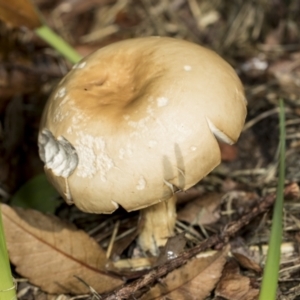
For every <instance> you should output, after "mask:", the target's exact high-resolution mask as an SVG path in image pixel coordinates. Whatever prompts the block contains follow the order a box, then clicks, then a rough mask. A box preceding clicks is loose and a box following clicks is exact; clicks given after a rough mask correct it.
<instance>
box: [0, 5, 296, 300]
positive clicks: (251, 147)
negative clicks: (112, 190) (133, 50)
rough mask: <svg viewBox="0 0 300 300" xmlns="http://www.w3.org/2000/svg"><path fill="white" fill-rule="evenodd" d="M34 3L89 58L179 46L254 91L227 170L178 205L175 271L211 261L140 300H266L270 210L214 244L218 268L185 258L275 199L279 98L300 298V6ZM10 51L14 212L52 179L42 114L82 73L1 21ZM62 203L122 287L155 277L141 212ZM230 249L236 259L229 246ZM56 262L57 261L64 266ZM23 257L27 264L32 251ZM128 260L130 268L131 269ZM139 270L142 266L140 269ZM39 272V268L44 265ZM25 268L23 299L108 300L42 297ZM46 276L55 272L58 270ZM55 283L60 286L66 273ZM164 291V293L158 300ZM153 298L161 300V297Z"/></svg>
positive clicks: (1, 147) (4, 144)
mask: <svg viewBox="0 0 300 300" xmlns="http://www.w3.org/2000/svg"><path fill="white" fill-rule="evenodd" d="M34 3H35V4H36V5H37V6H38V7H39V9H40V10H41V12H42V15H43V17H44V18H45V20H46V21H47V23H48V24H49V26H50V27H51V28H53V29H54V30H55V31H56V32H57V33H58V34H59V35H61V36H62V37H63V38H64V39H66V40H67V41H68V42H69V43H70V44H71V45H73V46H74V48H75V49H76V50H77V51H78V52H79V53H80V54H81V55H82V56H86V55H88V54H90V53H92V52H93V51H95V50H96V49H98V48H101V47H103V46H105V45H108V44H110V43H112V42H116V41H120V40H123V39H128V38H133V37H142V36H152V35H159V36H169V37H175V38H180V39H184V40H188V41H191V42H194V43H197V44H200V45H203V46H205V47H208V48H210V49H212V50H214V51H216V52H217V53H218V54H220V55H221V56H222V57H223V58H224V59H225V60H227V61H228V62H229V63H230V64H231V65H232V66H233V68H234V69H235V70H236V72H237V74H238V75H239V77H240V78H241V80H242V82H243V84H244V87H245V92H246V98H247V100H248V115H247V119H246V124H245V127H244V130H243V132H242V134H241V136H240V139H239V140H238V142H237V144H235V145H233V146H227V145H222V146H221V150H222V163H221V165H220V166H218V167H217V168H216V169H215V170H214V171H213V172H212V173H211V174H209V175H208V176H207V177H206V178H205V179H203V180H202V181H201V182H200V183H199V184H197V185H196V186H195V187H194V188H192V189H191V190H190V191H188V192H187V193H182V194H181V195H179V202H178V220H177V223H176V233H177V234H178V235H176V237H175V238H174V239H175V240H173V243H172V241H170V245H169V246H168V247H169V248H166V249H163V250H162V253H166V251H171V252H173V253H175V254H176V256H177V255H178V256H180V254H181V258H182V266H181V267H180V268H177V269H176V270H175V271H172V272H176V271H177V272H179V271H178V270H183V269H182V268H183V267H184V266H185V268H186V269H185V270H183V271H182V272H186V273H191V272H192V269H193V268H195V267H194V266H195V264H197V262H195V260H198V259H199V260H202V261H201V262H199V265H198V267H197V268H198V270H199V271H198V273H197V274H196V273H195V274H194V275H193V276H192V277H190V278H189V279H188V280H185V281H184V280H181V279H178V282H177V284H176V285H175V286H173V283H174V280H173V279H172V280H171V279H170V277H168V276H169V275H170V274H173V275H174V277H176V276H177V277H176V278H178V277H179V278H180V275H178V274H179V273H172V272H169V270H168V269H166V273H165V274H167V273H170V274H169V275H167V276H164V277H163V278H156V281H155V282H154V283H153V282H152V283H151V284H145V285H144V286H141V287H140V288H137V286H135V287H134V284H133V285H132V286H131V288H132V293H131V296H130V297H131V298H130V299H214V300H217V299H219V300H221V299H231V300H238V299H245V300H250V299H257V297H258V291H259V286H260V283H261V276H262V270H263V266H264V263H265V255H266V251H267V247H268V241H269V235H270V227H271V217H272V209H271V208H270V209H266V210H265V211H263V212H262V213H261V214H258V215H257V216H255V217H253V218H251V222H246V221H245V222H244V223H243V224H242V225H241V228H239V230H238V231H237V232H235V233H234V234H232V235H230V236H228V239H226V241H224V240H222V243H221V244H222V245H220V240H218V241H217V240H215V242H212V244H211V245H210V246H209V247H208V248H210V249H214V250H215V251H216V252H213V253H212V254H211V255H209V258H206V259H204V258H203V257H202V258H200V256H199V254H198V255H197V258H190V257H187V256H184V255H182V253H187V252H188V251H189V250H191V249H193V248H195V247H197V245H199V243H201V242H203V241H205V239H207V238H208V239H209V238H211V237H215V236H218V237H220V234H221V233H224V230H225V231H226V228H227V226H228V224H229V223H230V222H231V223H230V224H233V225H234V226H237V222H238V221H239V220H241V217H242V216H244V215H245V214H246V215H247V214H250V215H251V214H253V211H254V210H255V208H256V207H258V206H259V205H261V203H262V202H263V201H267V200H270V199H269V198H268V197H270V195H272V194H273V193H274V192H275V191H276V187H277V184H278V172H277V167H278V145H279V119H278V113H279V108H278V103H279V99H283V100H284V103H285V115H286V133H287V135H286V145H287V150H286V180H285V185H286V187H287V189H288V191H287V197H286V199H285V204H284V214H283V215H284V235H283V242H282V248H281V250H282V257H281V265H280V279H279V288H278V299H289V300H290V299H300V259H299V242H300V204H299V199H300V191H299V186H298V184H299V182H300V131H299V128H300V19H299V15H300V2H299V1H297V0H290V1H284V0H272V1H266V0H259V1H251V0H236V1H229V0H223V1H222V0H203V1H199V0H162V1H156V0H136V1H133V0H118V1H116V0H74V1H73V0H64V1H58V0H35V1H34ZM0 45H1V46H0V87H1V88H0V197H1V199H0V200H2V201H3V202H4V203H7V204H14V203H13V201H12V199H13V197H14V195H16V193H17V192H18V191H20V189H21V188H22V187H24V186H26V184H28V182H29V180H30V179H32V178H34V177H36V176H37V175H39V174H42V173H43V164H42V162H41V161H40V159H39V157H38V150H37V133H38V129H39V122H40V117H41V113H42V109H43V107H44V104H45V102H46V100H47V98H48V97H49V94H50V93H51V91H52V90H53V88H54V87H55V85H56V84H57V83H58V81H59V80H60V79H61V78H62V77H63V76H64V75H65V74H66V73H67V72H68V71H69V70H70V69H71V67H72V66H71V64H70V63H68V62H67V61H66V60H65V59H64V58H62V57H61V56H60V55H59V54H58V53H56V52H55V51H54V50H53V49H51V48H50V47H49V46H48V45H46V44H45V43H44V42H43V41H41V40H40V39H39V38H38V37H37V36H35V34H34V33H33V32H32V31H30V30H27V29H25V28H22V29H12V28H9V27H7V26H6V25H5V24H4V23H0ZM43 184H44V183H43ZM31 188H32V187H31ZM35 188H36V189H37V190H38V189H39V188H38V187H36V186H34V187H33V189H35ZM33 193H34V191H33ZM28 197H30V194H29V196H28ZM35 197H36V196H35ZM44 201H45V200H44ZM55 201H56V202H55V209H53V213H54V214H55V215H56V216H57V217H59V219H60V220H64V221H70V222H72V223H73V224H75V225H76V227H77V228H79V229H82V230H84V231H85V232H87V233H88V234H89V235H90V236H91V237H92V238H93V239H95V240H96V241H97V242H98V243H99V244H100V245H101V247H102V249H103V250H104V251H106V253H107V251H109V254H108V255H107V256H108V257H109V258H110V260H109V266H108V269H107V272H108V273H109V274H110V272H111V273H113V274H114V275H113V276H112V278H114V279H112V280H115V277H118V276H119V277H118V278H119V279H116V280H120V282H121V283H122V280H124V282H126V283H127V284H128V283H131V284H132V283H134V280H136V279H137V278H141V276H143V275H144V274H145V273H147V272H148V270H149V269H148V268H149V266H150V267H151V266H153V265H155V264H156V265H157V261H156V262H154V260H155V259H154V258H147V257H146V256H145V255H144V254H143V253H141V252H140V250H139V249H138V246H137V244H136V237H137V234H138V229H139V228H138V226H139V225H138V213H135V212H134V213H130V214H127V213H126V212H125V211H117V212H115V213H114V214H113V215H100V216H96V215H89V214H85V213H82V212H80V211H79V210H77V209H76V208H75V207H73V206H71V207H69V206H67V205H66V204H65V203H64V202H63V200H62V199H60V198H56V199H55ZM271 202H272V201H271ZM269 204H270V203H269ZM269 204H268V205H269ZM33 208H35V207H33ZM10 213H11V212H10ZM20 215H21V213H20ZM45 222H46V221H45ZM23 229H24V228H23ZM24 230H25V229H24ZM25 231H26V230H25ZM183 233H184V242H182V239H183ZM23 235H24V234H23ZM112 236H113V238H112ZM81 242H82V241H81ZM225 244H228V245H230V249H229V246H228V247H227V246H225V247H221V246H224V245H225ZM110 245H111V246H110ZM37 247H39V245H38V244H37ZM9 248H10V247H9ZM20 248H22V247H20ZM204 248H205V247H204ZM204 248H203V249H204ZM221 248H222V250H220V249H221ZM108 249H109V250H108ZM205 250H208V249H207V247H206V249H205ZM217 250H218V251H217ZM10 252H11V251H10ZM54 252H55V251H54ZM54 252H53V253H51V254H50V255H52V256H51V257H56V254H55V253H54ZM32 253H33V254H34V248H32ZM10 255H11V253H10ZM16 255H19V256H20V255H21V256H22V251H21V253H18V254H16ZM163 255H164V254H162V255H161V256H160V258H159V260H160V261H159V266H165V267H166V268H168V266H166V265H167V263H168V260H169V258H168V257H164V256H163ZM33 256H34V255H33ZM194 256H195V255H194ZM51 257H50V258H46V259H48V260H49V259H50V260H51ZM30 259H32V258H28V257H25V258H24V260H30ZM53 259H54V258H53ZM130 259H132V265H130V267H128V261H129V260H130ZM134 259H135V260H134ZM138 259H140V260H138ZM12 261H13V262H14V260H13V259H12ZM133 261H135V262H133ZM137 261H138V262H137ZM118 262H119V264H118ZM121 263H124V264H126V263H127V265H126V266H124V265H121ZM135 263H141V264H142V267H141V266H140V265H139V267H138V266H136V265H135ZM189 263H190V264H189ZM37 264H40V266H39V267H40V268H39V269H41V268H42V266H43V263H42V262H40V263H38V262H37ZM62 264H63V263H62ZM147 264H148V265H147ZM14 265H15V263H14ZM143 266H144V267H143ZM23 269H24V268H23V267H22V266H19V263H17V264H16V268H15V269H14V276H15V278H16V281H17V283H18V297H19V299H71V298H72V299H91V298H93V299H106V298H105V296H104V294H102V298H101V296H100V295H99V294H98V293H97V292H96V291H97V288H95V287H93V286H91V288H94V289H95V290H96V291H94V292H93V290H92V289H90V288H88V289H86V292H85V293H80V292H78V291H77V290H76V289H75V290H74V291H73V292H74V294H77V295H71V296H70V294H72V293H73V292H72V290H68V292H67V293H62V292H58V294H59V295H55V296H54V295H51V294H52V293H55V292H53V290H50V292H49V290H47V288H43V287H44V286H45V285H47V284H45V283H40V284H39V281H38V280H36V277H43V276H45V275H43V273H34V272H33V274H31V273H30V274H29V275H28V273H26V272H25V273H24V272H23V271H22V270H23ZM161 269H162V268H161ZM20 270H21V271H20ZM43 270H44V274H47V271H48V269H47V268H43ZM207 270H209V272H207ZM205 271H206V272H205ZM212 274H213V276H215V277H216V278H217V280H215V281H214V282H210V279H209V277H211V276H212ZM56 276H57V280H58V281H59V280H60V279H59V276H60V272H59V271H58V272H57V275H56ZM28 278H29V280H28ZM30 278H33V280H32V279H30ZM62 280H63V279H62ZM76 280H78V284H79V285H80V284H82V285H83V286H84V284H83V283H82V282H80V283H79V281H80V280H79V279H76ZM99 280H101V278H100V279H99ZM83 281H84V280H83ZM209 282H210V283H209ZM62 285H63V284H62ZM116 285H117V284H116ZM205 285H207V286H209V288H207V290H205V292H203V295H202V296H201V295H200V294H199V289H202V288H203V286H205ZM37 286H39V287H41V288H39V287H37ZM155 286H156V287H157V286H160V287H164V289H162V288H161V289H159V288H158V290H159V292H157V291H156V292H153V291H154V290H155ZM171 286H172V288H171ZM168 287H170V288H168ZM197 287H198V289H197ZM84 288H86V286H84ZM134 288H136V289H135V290H133V289H134ZM100 290H101V288H100ZM162 290H164V292H162ZM51 291H52V292H51ZM90 291H92V292H90ZM152 292H153V293H158V294H155V295H156V296H153V295H154V294H151V293H152ZM172 293H173V294H172ZM111 299H112V298H111ZM115 299H118V298H115ZM120 299H121V298H120Z"/></svg>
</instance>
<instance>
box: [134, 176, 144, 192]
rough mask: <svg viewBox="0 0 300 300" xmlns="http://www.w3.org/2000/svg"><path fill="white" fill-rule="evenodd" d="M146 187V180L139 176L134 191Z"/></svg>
mask: <svg viewBox="0 0 300 300" xmlns="http://www.w3.org/2000/svg"><path fill="white" fill-rule="evenodd" d="M145 187H146V180H145V178H144V177H143V176H141V177H140V178H139V180H138V184H137V185H136V189H137V190H139V191H141V190H144V189H145Z"/></svg>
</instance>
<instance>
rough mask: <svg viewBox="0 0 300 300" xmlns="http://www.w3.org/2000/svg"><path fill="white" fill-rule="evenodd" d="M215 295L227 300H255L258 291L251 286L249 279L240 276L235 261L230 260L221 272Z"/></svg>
mask: <svg viewBox="0 0 300 300" xmlns="http://www.w3.org/2000/svg"><path fill="white" fill-rule="evenodd" d="M215 295H216V296H219V297H222V298H225V299H228V300H256V299H258V295H259V289H258V288H256V287H253V286H252V282H251V280H250V278H249V277H246V276H243V275H241V274H240V270H239V266H238V264H237V262H236V261H235V260H233V259H232V260H230V261H229V262H228V263H227V264H226V265H225V268H224V270H223V274H222V277H221V279H220V281H219V283H218V285H217V288H216V291H215Z"/></svg>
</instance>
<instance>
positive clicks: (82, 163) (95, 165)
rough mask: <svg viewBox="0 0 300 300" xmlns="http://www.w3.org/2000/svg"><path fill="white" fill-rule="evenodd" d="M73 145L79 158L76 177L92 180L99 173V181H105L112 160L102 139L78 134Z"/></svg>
mask: <svg viewBox="0 0 300 300" xmlns="http://www.w3.org/2000/svg"><path fill="white" fill-rule="evenodd" d="M78 135H79V138H78V139H77V140H76V142H75V145H76V149H77V153H78V156H79V164H78V172H77V175H78V176H79V177H83V178H86V177H88V178H92V177H93V176H94V175H95V174H96V173H98V172H100V179H101V180H102V181H103V182H106V181H107V178H106V175H107V172H108V171H109V170H110V169H112V168H113V167H114V163H113V160H112V159H111V158H110V157H109V156H108V155H107V153H106V143H105V141H104V139H103V138H102V137H94V136H92V135H89V134H85V133H84V132H79V134H78Z"/></svg>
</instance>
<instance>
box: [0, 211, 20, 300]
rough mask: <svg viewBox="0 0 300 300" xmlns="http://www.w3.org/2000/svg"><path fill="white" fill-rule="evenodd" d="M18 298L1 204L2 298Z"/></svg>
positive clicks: (0, 292)
mask: <svg viewBox="0 0 300 300" xmlns="http://www.w3.org/2000/svg"><path fill="white" fill-rule="evenodd" d="M13 299H17V296H16V289H15V286H14V282H13V278H12V275H11V271H10V265H9V259H8V253H7V248H6V243H5V237H4V230H3V223H2V213H1V205H0V300H13Z"/></svg>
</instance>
